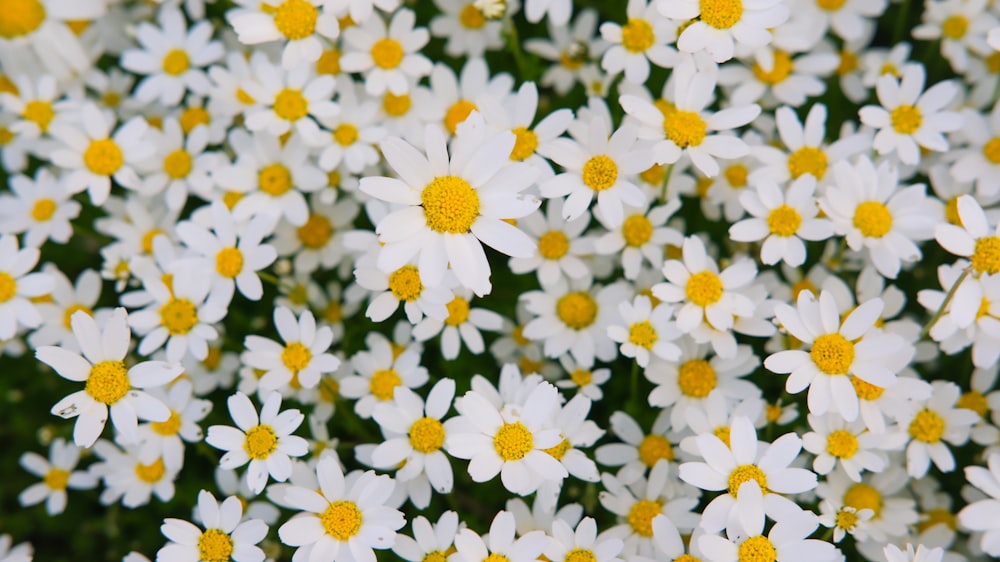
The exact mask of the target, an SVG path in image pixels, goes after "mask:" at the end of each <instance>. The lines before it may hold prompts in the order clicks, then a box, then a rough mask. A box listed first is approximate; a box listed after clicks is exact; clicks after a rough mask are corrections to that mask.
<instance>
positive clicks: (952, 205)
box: [944, 197, 962, 226]
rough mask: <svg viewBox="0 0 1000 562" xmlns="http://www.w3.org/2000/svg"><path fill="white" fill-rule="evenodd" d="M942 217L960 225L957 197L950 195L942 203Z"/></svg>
mask: <svg viewBox="0 0 1000 562" xmlns="http://www.w3.org/2000/svg"><path fill="white" fill-rule="evenodd" d="M944 219H945V220H946V221H948V222H949V223H951V224H954V225H955V226H962V217H960V216H958V197H952V198H951V199H948V202H947V203H945V204H944Z"/></svg>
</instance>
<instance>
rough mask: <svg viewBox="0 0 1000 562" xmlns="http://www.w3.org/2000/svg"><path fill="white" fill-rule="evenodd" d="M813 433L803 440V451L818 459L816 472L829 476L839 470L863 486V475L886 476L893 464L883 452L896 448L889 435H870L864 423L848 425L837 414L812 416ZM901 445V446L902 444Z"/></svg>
mask: <svg viewBox="0 0 1000 562" xmlns="http://www.w3.org/2000/svg"><path fill="white" fill-rule="evenodd" d="M809 425H810V426H811V427H812V429H813V431H810V432H809V433H806V434H804V435H803V436H802V448H804V449H805V450H807V451H809V452H810V453H812V454H814V455H816V458H815V459H813V465H812V466H813V470H815V471H816V473H817V474H829V473H830V472H831V471H833V470H834V469H835V468H836V467H837V466H839V467H840V468H841V469H843V471H844V473H846V474H847V476H848V477H850V479H851V480H853V481H855V482H861V472H862V471H865V470H867V471H869V472H882V471H883V470H884V469H885V467H886V465H888V463H889V460H888V457H887V456H886V455H885V453H883V452H881V451H880V450H879V449H887V448H894V447H890V446H887V445H892V443H890V442H889V440H887V439H886V434H881V435H880V434H876V433H872V432H871V431H867V430H866V429H865V426H864V422H863V421H861V420H855V421H853V422H846V421H844V418H843V417H841V416H839V415H837V414H833V413H828V414H826V415H825V416H815V415H812V414H810V415H809ZM900 444H901V443H900Z"/></svg>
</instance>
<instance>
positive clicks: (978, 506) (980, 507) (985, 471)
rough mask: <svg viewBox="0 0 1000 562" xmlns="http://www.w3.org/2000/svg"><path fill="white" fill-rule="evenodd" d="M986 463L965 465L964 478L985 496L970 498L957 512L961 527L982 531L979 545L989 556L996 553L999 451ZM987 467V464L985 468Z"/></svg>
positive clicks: (998, 543) (999, 539)
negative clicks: (984, 464) (975, 498)
mask: <svg viewBox="0 0 1000 562" xmlns="http://www.w3.org/2000/svg"><path fill="white" fill-rule="evenodd" d="M986 463H987V466H986V467H982V466H967V467H965V478H966V480H968V481H969V483H970V484H972V485H973V486H975V487H976V488H978V489H980V490H982V491H983V492H986V494H987V495H988V496H989V497H988V498H986V499H981V500H979V501H976V502H972V503H970V504H969V505H967V506H965V507H964V508H962V511H960V512H958V520H959V522H960V523H961V524H962V527H965V528H966V529H969V530H972V531H981V532H983V535H982V538H981V539H980V548H982V549H983V551H984V552H986V553H987V554H989V555H990V556H1000V526H998V524H997V523H998V522H1000V517H998V515H1000V454H998V453H993V454H992V455H990V456H989V458H988V459H987V460H986ZM987 467H988V468H987Z"/></svg>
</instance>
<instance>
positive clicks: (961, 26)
mask: <svg viewBox="0 0 1000 562" xmlns="http://www.w3.org/2000/svg"><path fill="white" fill-rule="evenodd" d="M968 29H969V19H968V18H966V17H965V16H963V15H961V14H954V15H951V16H948V18H947V19H945V20H944V22H942V23H941V35H943V36H944V37H945V38H946V39H951V40H954V41H957V40H959V39H961V38H962V37H965V32H966V31H967V30H968Z"/></svg>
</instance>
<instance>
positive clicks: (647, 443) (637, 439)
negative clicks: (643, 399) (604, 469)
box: [595, 409, 680, 484]
mask: <svg viewBox="0 0 1000 562" xmlns="http://www.w3.org/2000/svg"><path fill="white" fill-rule="evenodd" d="M610 422H611V424H610V427H611V431H612V432H613V433H614V434H615V435H616V436H617V437H618V439H619V441H620V442H619V443H606V444H604V445H601V446H600V447H598V448H597V450H596V451H595V456H596V458H597V462H599V463H601V464H602V465H604V466H620V467H621V468H620V469H619V470H618V472H617V474H616V475H615V477H616V478H617V479H618V480H619V481H621V482H623V483H625V484H630V483H632V482H635V481H636V480H637V479H639V477H641V476H643V475H644V474H646V473H647V472H648V471H649V470H651V469H652V468H653V467H654V466H656V464H657V463H659V462H660V461H667V462H668V463H673V462H674V461H675V457H674V448H675V447H674V443H675V442H676V441H678V440H679V439H680V435H678V434H675V433H672V432H670V415H669V412H668V411H667V410H666V409H664V410H661V411H660V413H659V414H657V416H656V419H655V420H654V421H653V427H652V429H650V431H649V432H648V433H647V432H646V431H644V430H643V429H642V427H640V426H639V423H638V422H636V421H635V420H634V419H633V418H632V417H631V416H629V415H628V414H626V413H625V412H621V411H618V412H614V413H613V414H611V419H610Z"/></svg>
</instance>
